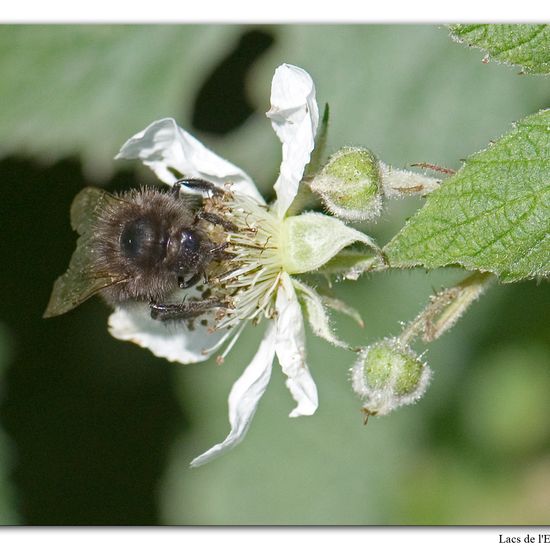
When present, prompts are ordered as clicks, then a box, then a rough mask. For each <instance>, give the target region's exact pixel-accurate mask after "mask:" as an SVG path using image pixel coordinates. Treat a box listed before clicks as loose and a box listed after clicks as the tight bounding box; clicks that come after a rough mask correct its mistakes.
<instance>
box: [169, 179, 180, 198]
mask: <svg viewBox="0 0 550 550" xmlns="http://www.w3.org/2000/svg"><path fill="white" fill-rule="evenodd" d="M180 190H181V183H180V182H179V181H177V182H176V183H174V185H172V189H170V192H171V193H172V195H174V197H176V199H177V198H178V197H179V196H180Z"/></svg>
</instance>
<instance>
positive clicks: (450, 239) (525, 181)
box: [385, 110, 550, 282]
mask: <svg viewBox="0 0 550 550" xmlns="http://www.w3.org/2000/svg"><path fill="white" fill-rule="evenodd" d="M549 225H550V110H545V111H541V112H539V113H538V114H535V115H531V116H529V117H527V118H525V119H523V120H522V121H520V122H518V123H517V125H516V126H515V128H514V129H513V130H512V131H511V132H510V133H508V134H506V135H505V136H503V137H502V138H500V139H499V140H498V141H497V142H496V143H494V144H493V145H492V146H491V147H489V148H488V149H486V150H484V151H481V152H479V153H477V154H475V155H473V156H472V157H470V158H469V159H468V160H467V161H466V163H465V165H464V166H463V167H462V168H461V169H460V170H459V171H458V172H457V173H456V174H455V175H454V176H452V177H450V178H449V179H448V180H446V182H445V183H444V184H443V185H442V186H441V188H440V189H439V190H437V191H435V192H434V193H432V194H431V195H430V196H429V197H428V200H427V202H426V204H425V206H424V207H423V208H422V209H421V210H420V211H419V212H418V213H417V214H416V215H415V216H414V217H413V218H411V219H410V220H409V222H408V223H407V224H406V225H405V227H404V228H403V229H402V230H401V231H400V233H399V234H398V235H397V236H396V237H394V239H393V240H392V241H391V242H390V243H389V244H388V245H387V247H386V248H385V252H386V254H387V256H388V260H389V262H390V264H391V265H392V266H394V267H412V266H424V267H427V268H436V267H442V266H446V265H451V264H459V265H461V266H463V267H465V268H467V269H476V270H480V271H490V272H493V273H495V274H497V275H498V276H499V277H500V279H501V280H502V281H503V282H513V281H518V280H521V279H528V278H534V277H544V276H548V274H549V273H550V241H549V237H548V234H549Z"/></svg>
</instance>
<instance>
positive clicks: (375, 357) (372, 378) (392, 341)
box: [351, 338, 431, 416]
mask: <svg viewBox="0 0 550 550" xmlns="http://www.w3.org/2000/svg"><path fill="white" fill-rule="evenodd" d="M351 373H352V384H353V389H354V391H355V393H357V394H358V395H359V396H360V397H361V399H363V408H364V411H365V413H367V414H368V415H372V416H374V415H380V416H382V415H385V414H388V413H390V412H391V411H393V410H394V409H396V408H397V407H400V406H401V405H409V404H411V403H414V402H415V401H417V400H418V399H419V398H420V397H422V395H424V392H425V391H426V388H427V387H428V383H429V381H430V377H431V370H430V368H429V367H428V365H426V364H425V363H424V362H422V361H421V360H420V358H419V357H418V356H417V355H416V354H415V353H414V352H413V351H412V350H411V349H410V348H409V347H408V346H405V345H403V344H402V343H401V342H400V341H399V340H398V339H397V338H387V339H385V340H382V341H381V342H377V343H375V344H373V345H372V346H368V347H367V348H364V349H363V350H362V351H361V352H360V354H359V357H358V359H357V362H356V363H355V365H354V366H353V367H352V370H351Z"/></svg>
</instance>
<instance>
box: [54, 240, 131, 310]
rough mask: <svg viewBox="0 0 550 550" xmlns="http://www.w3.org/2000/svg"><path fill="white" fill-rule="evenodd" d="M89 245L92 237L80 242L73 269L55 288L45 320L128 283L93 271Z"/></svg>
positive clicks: (72, 259) (75, 252)
mask: <svg viewBox="0 0 550 550" xmlns="http://www.w3.org/2000/svg"><path fill="white" fill-rule="evenodd" d="M89 246H90V239H89V237H88V235H83V236H82V237H80V238H79V239H78V241H77V247H76V250H75V251H74V253H73V256H72V258H71V262H70V264H69V268H68V269H67V271H66V272H65V273H64V274H63V275H61V277H59V278H58V279H57V280H56V281H55V283H54V285H53V290H52V295H51V296H50V301H49V302H48V307H47V308H46V311H45V312H44V317H55V316H56V315H61V314H63V313H66V312H67V311H70V310H71V309H73V308H75V307H76V306H78V305H80V304H81V303H82V302H84V301H86V300H87V299H88V298H90V297H91V296H93V295H94V294H97V293H98V292H99V291H100V290H103V289H104V288H107V287H109V286H112V285H116V284H118V283H121V282H123V281H124V279H121V278H120V276H115V275H112V274H109V273H102V272H97V271H93V270H92V269H91V265H90V249H89Z"/></svg>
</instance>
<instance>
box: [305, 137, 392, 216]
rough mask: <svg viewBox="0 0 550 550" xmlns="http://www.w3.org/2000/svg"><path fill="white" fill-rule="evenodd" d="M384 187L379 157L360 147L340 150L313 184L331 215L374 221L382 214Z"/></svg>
mask: <svg viewBox="0 0 550 550" xmlns="http://www.w3.org/2000/svg"><path fill="white" fill-rule="evenodd" d="M381 186H382V182H381V176H380V167H379V162H378V159H377V158H376V157H375V156H374V154H373V153H372V152H371V151H369V150H368V149H362V148H358V147H345V148H343V149H341V150H340V151H338V152H337V153H336V154H334V155H333V156H332V157H331V158H330V159H329V161H328V163H327V164H326V165H325V167H324V168H323V169H322V170H321V172H320V173H319V174H318V175H317V176H315V178H314V179H313V181H312V182H311V183H310V187H311V189H312V190H313V191H314V192H315V193H318V194H319V195H320V196H321V198H322V200H323V202H324V204H325V206H326V207H327V209H328V210H329V211H330V212H331V213H332V214H334V215H336V216H338V217H339V218H342V219H345V220H350V221H361V220H371V219H373V218H376V217H377V216H378V215H379V214H380V210H381V208H382V192H381Z"/></svg>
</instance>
